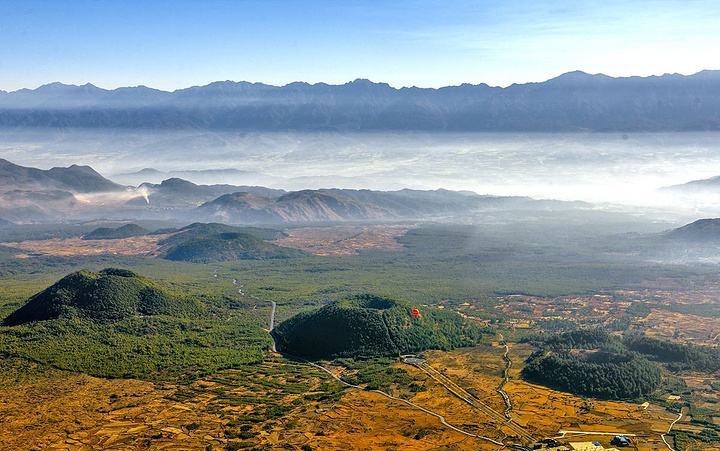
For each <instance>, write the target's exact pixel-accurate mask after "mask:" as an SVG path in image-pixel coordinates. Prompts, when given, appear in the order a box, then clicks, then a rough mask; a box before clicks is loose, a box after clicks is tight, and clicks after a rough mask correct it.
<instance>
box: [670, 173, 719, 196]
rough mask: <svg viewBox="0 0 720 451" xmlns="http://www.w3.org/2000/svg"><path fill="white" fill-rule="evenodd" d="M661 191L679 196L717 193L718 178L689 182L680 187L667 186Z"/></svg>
mask: <svg viewBox="0 0 720 451" xmlns="http://www.w3.org/2000/svg"><path fill="white" fill-rule="evenodd" d="M663 190H664V191H670V192H675V193H680V194H694V193H712V192H715V193H717V192H718V191H719V190H720V176H715V177H710V178H707V179H701V180H691V181H689V182H687V183H682V184H680V185H672V186H667V187H665V188H663Z"/></svg>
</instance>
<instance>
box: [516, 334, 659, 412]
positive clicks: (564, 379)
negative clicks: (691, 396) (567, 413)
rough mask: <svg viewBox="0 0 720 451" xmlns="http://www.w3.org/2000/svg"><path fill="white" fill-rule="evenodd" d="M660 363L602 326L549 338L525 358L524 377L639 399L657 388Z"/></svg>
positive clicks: (612, 396) (604, 396)
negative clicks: (631, 347) (636, 350)
mask: <svg viewBox="0 0 720 451" xmlns="http://www.w3.org/2000/svg"><path fill="white" fill-rule="evenodd" d="M660 375H661V372H660V367H659V366H658V365H657V364H655V363H653V362H650V361H649V360H648V359H647V358H645V357H644V356H643V355H641V354H640V353H637V352H633V351H631V350H629V349H627V348H626V347H625V345H624V344H623V342H622V341H621V340H619V339H618V338H617V337H614V336H611V335H609V334H608V333H607V332H605V331H603V330H599V329H594V330H578V331H573V332H567V333H564V334H560V335H555V336H551V337H548V338H546V339H545V340H544V341H543V342H542V343H540V349H539V350H538V351H536V352H535V353H533V354H532V355H531V356H530V357H529V358H528V360H527V361H526V362H525V367H524V368H523V370H522V377H523V378H525V379H526V380H528V381H530V382H534V383H537V384H541V385H546V386H548V387H551V388H554V389H557V390H562V391H566V392H569V393H575V394H578V395H583V396H591V397H595V398H601V399H639V398H642V397H645V396H647V395H649V394H650V393H652V392H653V391H654V390H655V389H657V388H658V387H659V385H660V382H661V377H660Z"/></svg>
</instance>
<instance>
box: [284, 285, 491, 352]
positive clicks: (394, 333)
mask: <svg viewBox="0 0 720 451" xmlns="http://www.w3.org/2000/svg"><path fill="white" fill-rule="evenodd" d="M411 312H412V306H410V305H409V304H407V303H404V302H399V301H396V300H393V299H389V298H384V297H379V296H373V295H359V296H354V297H350V298H348V299H344V300H341V301H338V302H335V303H332V304H330V305H327V306H325V307H322V308H321V309H319V310H317V311H313V312H303V313H300V314H298V315H297V316H295V317H293V318H290V319H289V320H287V321H285V322H283V323H282V324H280V325H279V326H278V327H277V328H275V330H274V331H273V336H274V337H275V341H276V343H277V345H278V348H279V349H280V350H281V351H284V352H287V353H290V354H294V355H300V356H308V357H314V358H317V357H355V356H389V355H399V354H405V353H412V352H419V351H423V350H425V349H452V348H455V347H459V346H470V345H473V344H475V343H476V342H477V341H478V340H479V338H480V336H481V334H482V330H481V329H480V328H478V327H477V326H474V325H472V324H469V323H466V322H465V321H464V320H463V319H462V318H461V317H460V316H459V315H458V314H457V313H455V312H445V311H434V310H430V309H426V310H425V311H424V312H422V316H421V317H419V318H416V317H413V315H412V313H411Z"/></svg>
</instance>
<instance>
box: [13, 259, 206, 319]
mask: <svg viewBox="0 0 720 451" xmlns="http://www.w3.org/2000/svg"><path fill="white" fill-rule="evenodd" d="M199 308H200V307H199V305H198V304H196V303H195V302H194V301H192V300H189V299H185V298H182V297H179V296H174V295H171V294H169V293H168V292H167V291H166V290H164V289H162V288H161V287H159V286H157V284H155V283H154V282H153V281H151V280H150V279H146V278H144V277H140V276H138V275H137V274H135V273H133V272H131V271H128V270H125V269H115V268H107V269H104V270H102V271H100V272H98V273H95V272H91V271H78V272H75V273H72V274H70V275H67V276H65V277H63V278H62V279H61V280H59V281H58V282H57V283H55V284H53V285H52V286H50V287H48V288H47V289H45V290H43V291H41V292H40V293H38V294H36V295H34V296H33V297H31V298H30V299H29V300H28V302H27V303H26V304H25V305H23V306H22V307H20V308H19V309H17V310H16V311H14V312H13V313H11V314H10V315H9V316H8V317H7V318H6V319H5V321H4V324H5V325H8V326H14V325H18V324H23V323H29V322H34V321H43V320H49V319H57V318H67V317H83V318H88V319H93V320H117V319H122V318H128V317H132V316H135V315H183V314H188V313H196V312H198V311H199Z"/></svg>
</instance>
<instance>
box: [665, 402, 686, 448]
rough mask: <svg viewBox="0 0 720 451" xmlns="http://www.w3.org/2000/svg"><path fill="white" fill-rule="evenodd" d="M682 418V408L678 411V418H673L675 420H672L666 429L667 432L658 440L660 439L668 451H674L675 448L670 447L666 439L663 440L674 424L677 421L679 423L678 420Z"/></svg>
mask: <svg viewBox="0 0 720 451" xmlns="http://www.w3.org/2000/svg"><path fill="white" fill-rule="evenodd" d="M682 416H683V411H682V408H681V409H680V413H679V414H678V417H677V418H675V420H673V422H672V423H670V426H669V427H668V430H667V432H665V433H664V434H662V435H660V438H661V439H662V441H663V443H665V445H666V446H667V447H668V449H669V450H670V451H675V448H673V447H672V446H670V443H668V441H667V439H666V438H665V436H666V435H668V434H669V433H670V431H671V430H672V428H673V427H674V426H675V423H677V422H678V421H680V420H681V419H682Z"/></svg>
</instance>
